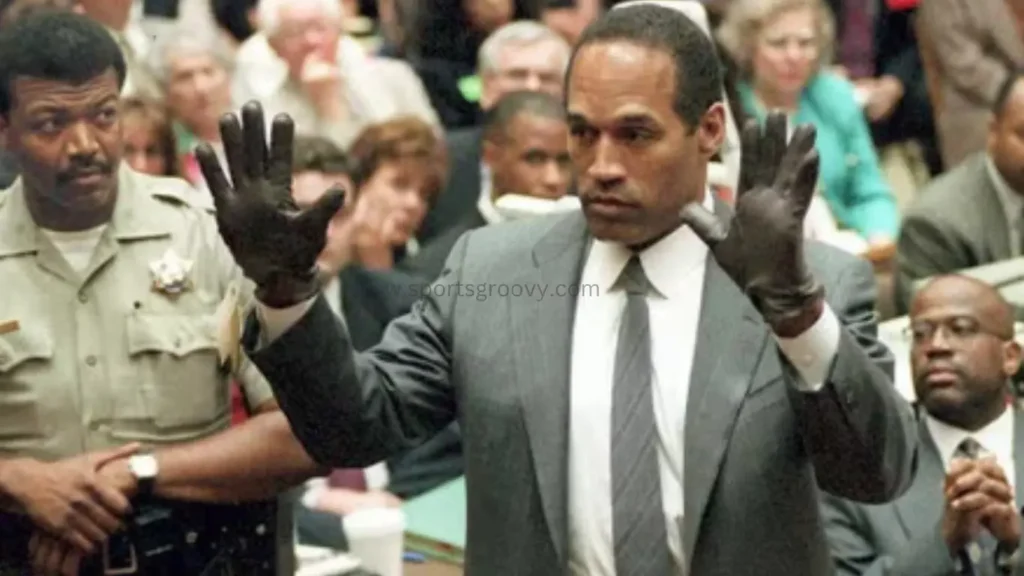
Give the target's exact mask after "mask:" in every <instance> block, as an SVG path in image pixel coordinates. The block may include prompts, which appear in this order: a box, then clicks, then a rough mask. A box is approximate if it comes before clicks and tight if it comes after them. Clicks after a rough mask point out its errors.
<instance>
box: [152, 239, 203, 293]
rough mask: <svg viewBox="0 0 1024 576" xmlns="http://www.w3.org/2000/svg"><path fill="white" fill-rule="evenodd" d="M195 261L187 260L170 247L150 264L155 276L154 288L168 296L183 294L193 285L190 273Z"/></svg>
mask: <svg viewBox="0 0 1024 576" xmlns="http://www.w3.org/2000/svg"><path fill="white" fill-rule="evenodd" d="M192 265H193V262H192V261H191V260H185V259H184V258H182V257H181V256H178V254H177V253H176V252H175V251H174V250H173V249H168V250H167V252H165V253H164V255H163V257H162V258H160V259H159V260H157V261H156V262H152V263H150V265H149V271H150V273H151V274H152V276H153V289H154V290H156V291H157V292H163V293H164V294H167V295H168V296H171V297H175V296H179V295H181V294H182V293H183V292H185V291H186V290H189V289H190V288H191V287H192V281H191V278H190V276H189V275H190V274H191V273H192Z"/></svg>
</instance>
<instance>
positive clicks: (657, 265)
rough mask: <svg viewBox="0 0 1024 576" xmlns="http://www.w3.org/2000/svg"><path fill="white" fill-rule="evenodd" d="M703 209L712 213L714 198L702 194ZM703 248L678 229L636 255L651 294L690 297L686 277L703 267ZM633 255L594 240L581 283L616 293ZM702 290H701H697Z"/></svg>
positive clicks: (685, 230)
mask: <svg viewBox="0 0 1024 576" xmlns="http://www.w3.org/2000/svg"><path fill="white" fill-rule="evenodd" d="M703 205H704V207H705V208H706V209H708V210H712V211H713V210H714V206H715V200H714V195H713V194H712V193H711V191H710V190H707V191H705V193H704V201H703ZM707 253H708V248H707V245H705V244H704V242H703V241H702V240H701V239H700V238H699V237H698V236H697V235H696V234H695V233H694V232H693V230H692V229H691V228H690V227H689V226H679V227H678V228H676V229H675V230H673V231H672V232H671V233H670V234H668V235H667V236H665V237H664V238H662V239H661V240H658V241H657V242H656V243H654V244H653V245H651V246H650V247H648V248H647V249H645V250H644V251H643V252H641V253H640V262H641V264H642V265H643V268H644V273H645V274H646V275H647V278H648V280H649V281H650V282H651V285H652V286H653V287H654V289H655V291H656V292H657V293H658V294H659V295H660V296H662V297H664V298H676V297H682V296H685V295H686V294H688V293H690V294H692V292H693V290H694V286H693V285H692V284H691V283H690V282H689V273H690V272H692V271H693V270H694V269H695V268H697V267H699V266H703V265H704V263H705V260H706V257H707ZM633 255H634V253H633V251H632V250H630V249H629V248H627V247H626V246H623V245H622V244H619V243H616V242H609V241H605V240H594V243H593V245H592V246H591V248H590V252H589V254H588V255H587V260H586V263H585V265H584V271H583V282H584V283H585V284H597V285H598V286H599V290H600V291H601V293H602V294H604V293H605V292H609V291H611V290H613V289H616V288H617V287H616V286H615V283H616V281H617V280H618V279H619V276H620V275H621V274H622V271H623V270H624V269H625V267H626V264H627V263H628V262H629V259H630V258H631V257H632V256H633ZM697 289H698V290H702V289H703V286H699V287H697Z"/></svg>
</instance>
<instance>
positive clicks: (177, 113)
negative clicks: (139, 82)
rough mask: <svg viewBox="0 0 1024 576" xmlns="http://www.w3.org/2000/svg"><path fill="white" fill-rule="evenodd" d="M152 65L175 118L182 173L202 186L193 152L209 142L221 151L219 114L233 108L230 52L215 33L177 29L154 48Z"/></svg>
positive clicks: (168, 106) (194, 183)
mask: <svg viewBox="0 0 1024 576" xmlns="http://www.w3.org/2000/svg"><path fill="white" fill-rule="evenodd" d="M150 55H151V66H152V69H153V71H154V73H155V75H156V77H157V79H158V80H159V82H160V86H161V89H162V90H163V91H164V93H165V94H166V104H167V109H168V111H169V112H170V115H171V118H172V120H173V121H174V129H175V134H176V137H177V150H176V153H177V155H178V157H179V158H180V164H181V170H182V176H183V177H184V178H185V179H186V180H188V181H189V182H191V183H192V185H193V186H197V187H201V186H203V185H204V183H203V178H202V173H201V172H200V170H199V165H198V163H197V162H196V160H195V155H194V150H195V147H196V145H197V144H199V143H200V142H207V143H210V144H212V145H213V146H214V149H215V150H217V151H218V153H221V152H220V151H221V150H222V148H223V147H222V145H221V142H220V125H219V121H220V117H221V116H222V115H224V114H225V113H227V112H230V111H231V86H230V78H231V71H232V60H231V55H230V53H229V52H228V48H227V47H226V46H225V45H224V43H223V40H221V39H220V38H218V37H217V36H215V35H212V34H208V33H203V32H193V31H190V30H186V29H181V28H179V29H176V30H174V31H173V33H171V34H167V35H166V36H165V37H164V40H163V41H162V42H161V43H159V44H157V45H156V46H154V47H153V50H152V52H151V54H150Z"/></svg>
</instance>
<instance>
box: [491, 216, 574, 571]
mask: <svg viewBox="0 0 1024 576" xmlns="http://www.w3.org/2000/svg"><path fill="white" fill-rule="evenodd" d="M586 239H587V234H586V226H585V222H584V220H583V216H582V214H575V213H574V214H572V215H570V216H567V217H566V218H564V219H560V220H559V221H558V223H557V224H555V226H553V227H552V229H551V231H550V232H549V233H548V234H547V235H546V236H544V237H543V238H542V239H541V241H540V242H538V243H537V246H536V247H535V248H534V252H533V264H534V267H533V268H532V269H529V270H526V271H525V272H524V274H523V276H521V280H520V281H521V282H523V283H524V285H525V286H546V287H548V290H549V291H550V290H553V289H554V287H555V286H559V285H562V286H570V285H573V284H575V283H578V282H579V279H580V275H581V272H582V266H583V253H584V249H585V247H586ZM508 302H509V306H510V307H511V309H510V318H511V322H512V325H513V336H514V338H515V344H514V349H515V359H516V369H517V373H516V383H517V385H518V386H519V388H520V395H521V402H522V406H523V412H524V415H525V416H524V417H525V421H526V430H527V434H528V436H529V442H530V452H531V454H532V456H533V468H534V471H535V473H536V475H537V486H538V489H539V491H540V497H541V504H542V506H543V509H544V516H545V518H546V520H547V525H548V528H549V529H550V530H551V538H552V541H553V542H554V546H555V550H556V551H557V553H558V555H559V557H560V558H561V559H562V560H563V561H564V560H565V559H566V534H567V532H568V514H567V506H568V459H569V447H568V442H569V385H570V376H571V361H572V345H571V342H572V326H573V318H574V316H575V311H576V298H574V297H573V298H550V297H549V298H537V297H534V298H510V299H509V300H508Z"/></svg>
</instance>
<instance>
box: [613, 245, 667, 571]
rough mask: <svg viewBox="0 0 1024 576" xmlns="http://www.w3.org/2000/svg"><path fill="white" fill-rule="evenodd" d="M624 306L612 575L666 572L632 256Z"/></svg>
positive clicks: (643, 281) (637, 269)
mask: <svg viewBox="0 0 1024 576" xmlns="http://www.w3.org/2000/svg"><path fill="white" fill-rule="evenodd" d="M619 282H620V284H621V285H622V286H623V287H624V288H625V290H626V309H625V313H624V314H623V316H622V324H621V326H620V327H619V342H618V346H617V348H616V351H615V372H614V388H613V391H612V429H611V430H612V446H611V468H612V470H611V471H612V534H613V538H614V540H613V541H614V545H615V573H616V576H668V575H669V574H671V573H672V559H671V555H670V553H669V548H668V534H667V528H666V526H665V512H664V509H663V507H662V500H661V479H660V473H659V464H658V434H657V430H656V428H655V423H654V402H653V395H652V393H651V380H652V374H653V369H652V367H651V329H650V322H649V315H648V312H647V298H646V294H647V292H648V291H649V283H648V281H647V277H646V276H645V275H644V271H643V267H642V266H641V265H640V259H639V258H637V257H635V256H634V257H633V258H632V259H630V261H629V263H628V264H627V265H626V269H625V271H623V273H622V277H621V278H620V280H619Z"/></svg>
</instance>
